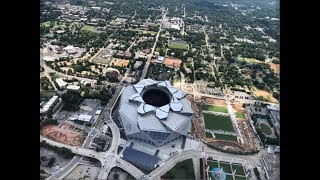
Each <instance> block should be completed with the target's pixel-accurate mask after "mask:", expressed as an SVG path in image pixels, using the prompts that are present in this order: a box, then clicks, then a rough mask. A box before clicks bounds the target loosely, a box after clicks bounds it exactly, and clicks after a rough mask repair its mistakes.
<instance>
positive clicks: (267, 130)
mask: <svg viewBox="0 0 320 180" xmlns="http://www.w3.org/2000/svg"><path fill="white" fill-rule="evenodd" d="M259 127H260V129H261V131H262V132H264V133H265V134H266V135H271V134H272V130H271V129H270V128H269V126H268V125H266V124H264V123H260V124H259Z"/></svg>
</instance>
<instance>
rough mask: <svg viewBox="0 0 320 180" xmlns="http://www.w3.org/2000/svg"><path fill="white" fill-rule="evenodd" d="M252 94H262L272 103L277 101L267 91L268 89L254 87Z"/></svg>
mask: <svg viewBox="0 0 320 180" xmlns="http://www.w3.org/2000/svg"><path fill="white" fill-rule="evenodd" d="M253 94H254V96H256V97H258V96H263V97H265V98H269V99H270V101H271V102H272V103H278V100H277V99H276V98H274V97H273V96H272V93H270V92H268V91H265V90H260V89H257V88H254V91H253Z"/></svg>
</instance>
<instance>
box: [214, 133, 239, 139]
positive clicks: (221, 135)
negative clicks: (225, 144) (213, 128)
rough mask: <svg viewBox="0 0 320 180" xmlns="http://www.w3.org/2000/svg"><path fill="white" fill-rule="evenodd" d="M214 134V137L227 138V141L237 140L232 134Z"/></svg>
mask: <svg viewBox="0 0 320 180" xmlns="http://www.w3.org/2000/svg"><path fill="white" fill-rule="evenodd" d="M214 136H215V137H216V139H221V140H228V141H237V137H236V136H232V135H226V134H217V133H215V134H214Z"/></svg>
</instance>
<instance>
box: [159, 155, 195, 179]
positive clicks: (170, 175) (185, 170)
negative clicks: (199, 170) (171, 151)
mask: <svg viewBox="0 0 320 180" xmlns="http://www.w3.org/2000/svg"><path fill="white" fill-rule="evenodd" d="M161 179H184V180H189V179H195V176H194V170H193V163H192V160H191V159H187V160H185V161H182V162H179V163H178V164H176V165H175V166H174V167H173V168H172V169H170V171H168V172H167V173H166V174H165V175H163V176H162V177H161Z"/></svg>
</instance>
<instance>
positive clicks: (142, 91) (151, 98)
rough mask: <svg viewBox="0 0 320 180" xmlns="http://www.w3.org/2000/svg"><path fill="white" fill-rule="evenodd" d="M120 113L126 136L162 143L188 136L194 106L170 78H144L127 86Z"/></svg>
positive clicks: (123, 94)
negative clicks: (156, 79) (168, 79)
mask: <svg viewBox="0 0 320 180" xmlns="http://www.w3.org/2000/svg"><path fill="white" fill-rule="evenodd" d="M118 117H119V119H120V121H121V123H122V126H123V128H124V132H125V135H126V137H127V139H136V140H139V141H142V142H145V143H149V144H152V145H155V146H158V147H160V146H162V145H164V144H167V143H169V142H172V141H174V140H176V139H179V138H183V137H184V136H187V134H188V132H189V130H190V128H191V119H192V108H191V104H190V102H189V100H188V99H187V97H186V94H185V93H184V92H182V91H180V90H177V89H176V88H174V87H173V86H172V85H171V84H170V81H155V80H152V79H144V80H141V81H140V82H138V83H137V84H135V85H133V86H127V87H125V88H124V90H123V93H122V96H121V99H120V104H119V111H118Z"/></svg>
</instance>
